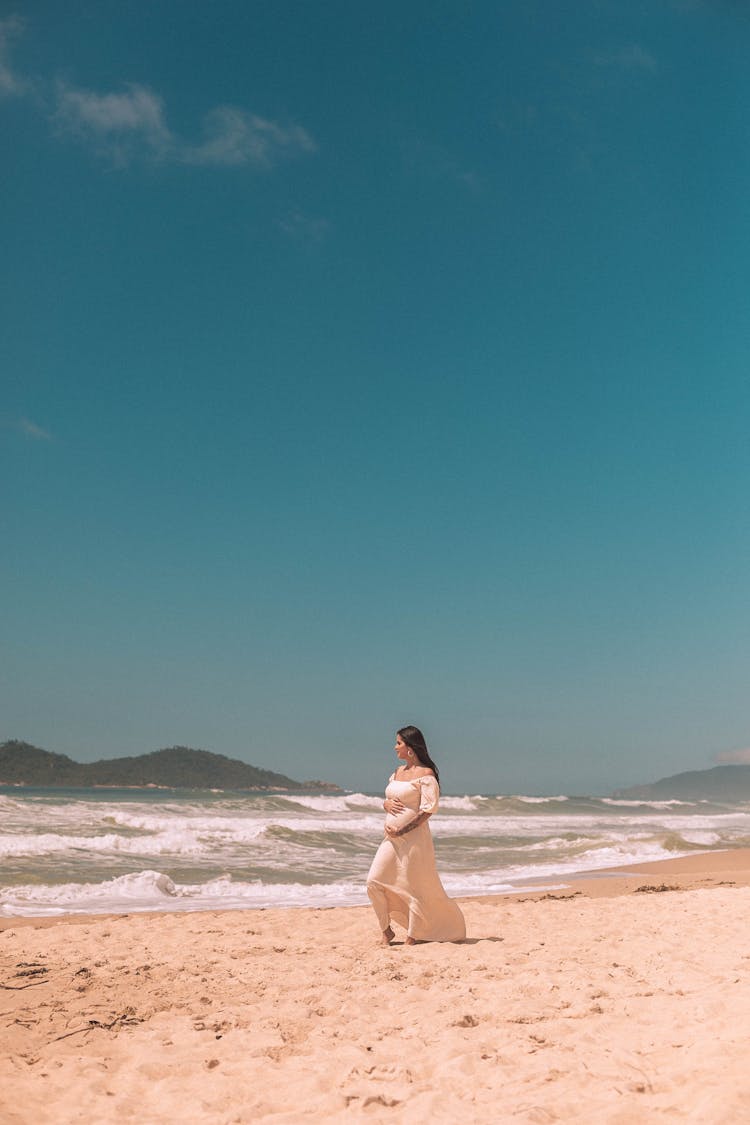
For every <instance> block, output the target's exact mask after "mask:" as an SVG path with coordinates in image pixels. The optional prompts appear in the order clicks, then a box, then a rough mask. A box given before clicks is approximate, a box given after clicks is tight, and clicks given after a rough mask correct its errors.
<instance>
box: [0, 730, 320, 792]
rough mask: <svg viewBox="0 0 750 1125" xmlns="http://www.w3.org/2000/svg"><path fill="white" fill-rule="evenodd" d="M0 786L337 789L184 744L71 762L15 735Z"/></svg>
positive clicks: (0, 764) (1, 749)
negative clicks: (131, 755)
mask: <svg viewBox="0 0 750 1125" xmlns="http://www.w3.org/2000/svg"><path fill="white" fill-rule="evenodd" d="M0 785H13V786H15V785H20V786H37V787H45V788H46V787H64V788H72V789H95V788H100V787H107V788H117V789H120V788H127V789H153V788H159V789H234V790H274V791H277V792H278V791H279V790H301V789H306V790H309V789H318V790H324V791H326V792H340V788H339V786H338V785H334V784H333V783H332V782H327V781H295V780H294V779H293V778H291V777H286V776H285V775H284V774H282V773H274V772H273V771H272V770H266V769H261V768H260V767H258V766H251V765H249V764H248V763H247V762H241V761H239V760H238V759H236V758H227V757H225V755H224V754H214V753H212V752H211V751H209V750H194V749H192V748H191V747H189V746H169V747H166V748H165V749H163V750H154V751H153V752H152V753H150V754H138V755H136V756H134V757H128V758H102V759H100V760H99V761H96V762H76V761H74V760H73V759H72V758H69V757H68V756H67V755H66V754H53V753H51V752H50V751H49V750H42V749H41V748H40V747H39V746H32V745H31V744H30V743H28V742H22V741H19V740H17V739H10V740H9V741H7V742H3V743H0Z"/></svg>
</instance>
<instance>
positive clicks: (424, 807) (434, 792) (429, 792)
mask: <svg viewBox="0 0 750 1125" xmlns="http://www.w3.org/2000/svg"><path fill="white" fill-rule="evenodd" d="M419 788H420V790H421V792H420V796H419V811H420V812H424V813H434V812H435V809H436V808H437V807H438V798H439V797H440V789H439V787H438V783H437V781H436V780H435V778H434V777H420V779H419Z"/></svg>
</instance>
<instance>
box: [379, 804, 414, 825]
mask: <svg viewBox="0 0 750 1125" xmlns="http://www.w3.org/2000/svg"><path fill="white" fill-rule="evenodd" d="M416 816H417V810H416V809H408V808H407V809H404V811H403V812H400V813H388V815H387V816H386V818H385V824H386V828H405V827H406V825H407V824H409V823H410V822H411V821H412V820H414V818H415V817H416Z"/></svg>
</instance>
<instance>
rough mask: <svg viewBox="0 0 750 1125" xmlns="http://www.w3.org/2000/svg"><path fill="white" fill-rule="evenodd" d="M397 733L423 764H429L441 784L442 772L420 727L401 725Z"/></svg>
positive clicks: (436, 779)
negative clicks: (439, 770) (431, 755)
mask: <svg viewBox="0 0 750 1125" xmlns="http://www.w3.org/2000/svg"><path fill="white" fill-rule="evenodd" d="M396 734H397V735H398V736H399V737H400V739H401V741H402V742H405V743H406V745H407V746H408V747H409V749H410V750H413V751H414V753H415V754H416V755H417V757H418V758H419V760H420V762H421V763H422V765H423V766H427V767H428V768H429V769H431V770H432V772H433V773H434V774H435V781H436V782H437V783H438V785H439V784H440V774H439V773H438V768H437V766H436V765H435V763H434V762H433V760H432V758H431V757H430V751H429V750H428V749H427V743H426V742H425V740H424V735H423V734H422V732H421V730H420V729H419V727H401V730H397V731H396Z"/></svg>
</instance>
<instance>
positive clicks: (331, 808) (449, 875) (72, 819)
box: [0, 787, 750, 917]
mask: <svg viewBox="0 0 750 1125" xmlns="http://www.w3.org/2000/svg"><path fill="white" fill-rule="evenodd" d="M382 800H383V798H382V794H381V795H370V794H366V793H344V794H337V795H321V794H319V793H309V794H305V793H297V792H295V793H294V794H290V793H286V792H285V793H254V794H250V793H230V792H185V791H184V790H179V791H177V790H174V791H172V790H165V789H148V790H135V789H96V790H88V789H87V790H84V789H32V788H23V789H21V788H15V787H0V916H2V917H15V916H38V915H61V914H71V913H73V914H74V913H129V912H132V911H144V910H166V911H175V910H216V909H246V908H252V907H255V908H261V907H269V906H317V907H325V906H351V905H358V904H361V903H365V902H367V896H366V893H365V887H364V883H365V877H366V874H367V870H368V868H369V865H370V862H371V860H372V857H373V855H374V853H375V850H376V848H377V846H378V844H379V842H380V840H381V839H382V831H383V830H382V825H383V818H384V813H383V809H382ZM432 831H433V836H434V839H435V850H436V853H437V860H438V869H439V871H440V874H441V878H442V880H443V883H444V885H445V888H446V890H447V891H448V893H449V894H450V895H453V896H458V895H461V896H464V895H482V894H493V895H497V894H506V893H511V892H513V891H515V890H517V889H518V888H519V887H522V886H524V885H527V884H528V883H529V881H530V880H533V881H534V883H533V885H534V887H535V889H538V887H539V885H540V882H541V883H542V884H544V883H546V885H549V886H551V887H554V886H559V885H560V883H561V882H563V881H564V880H566V879H567V878H569V877H570V876H573V875H575V874H576V873H579V872H583V871H596V870H597V869H601V868H605V867H612V866H627V865H628V864H632V863H635V862H637V861H643V860H658V859H666V858H669V857H674V856H679V855H688V854H690V853H691V852H695V851H713V850H717V849H723V848H734V847H746V846H748V845H750V802H743V803H738V804H731V805H730V804H718V803H713V802H709V801H697V802H688V801H676V800H674V801H635V800H633V801H629V800H617V799H614V798H606V797H574V796H566V795H562V794H561V795H560V796H556V797H534V796H497V795H494V796H493V795H483V794H477V795H473V796H469V795H466V796H445V797H442V798H441V804H440V810H439V812H438V813H437V814H436V815H435V816H434V817H433V819H432Z"/></svg>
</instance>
